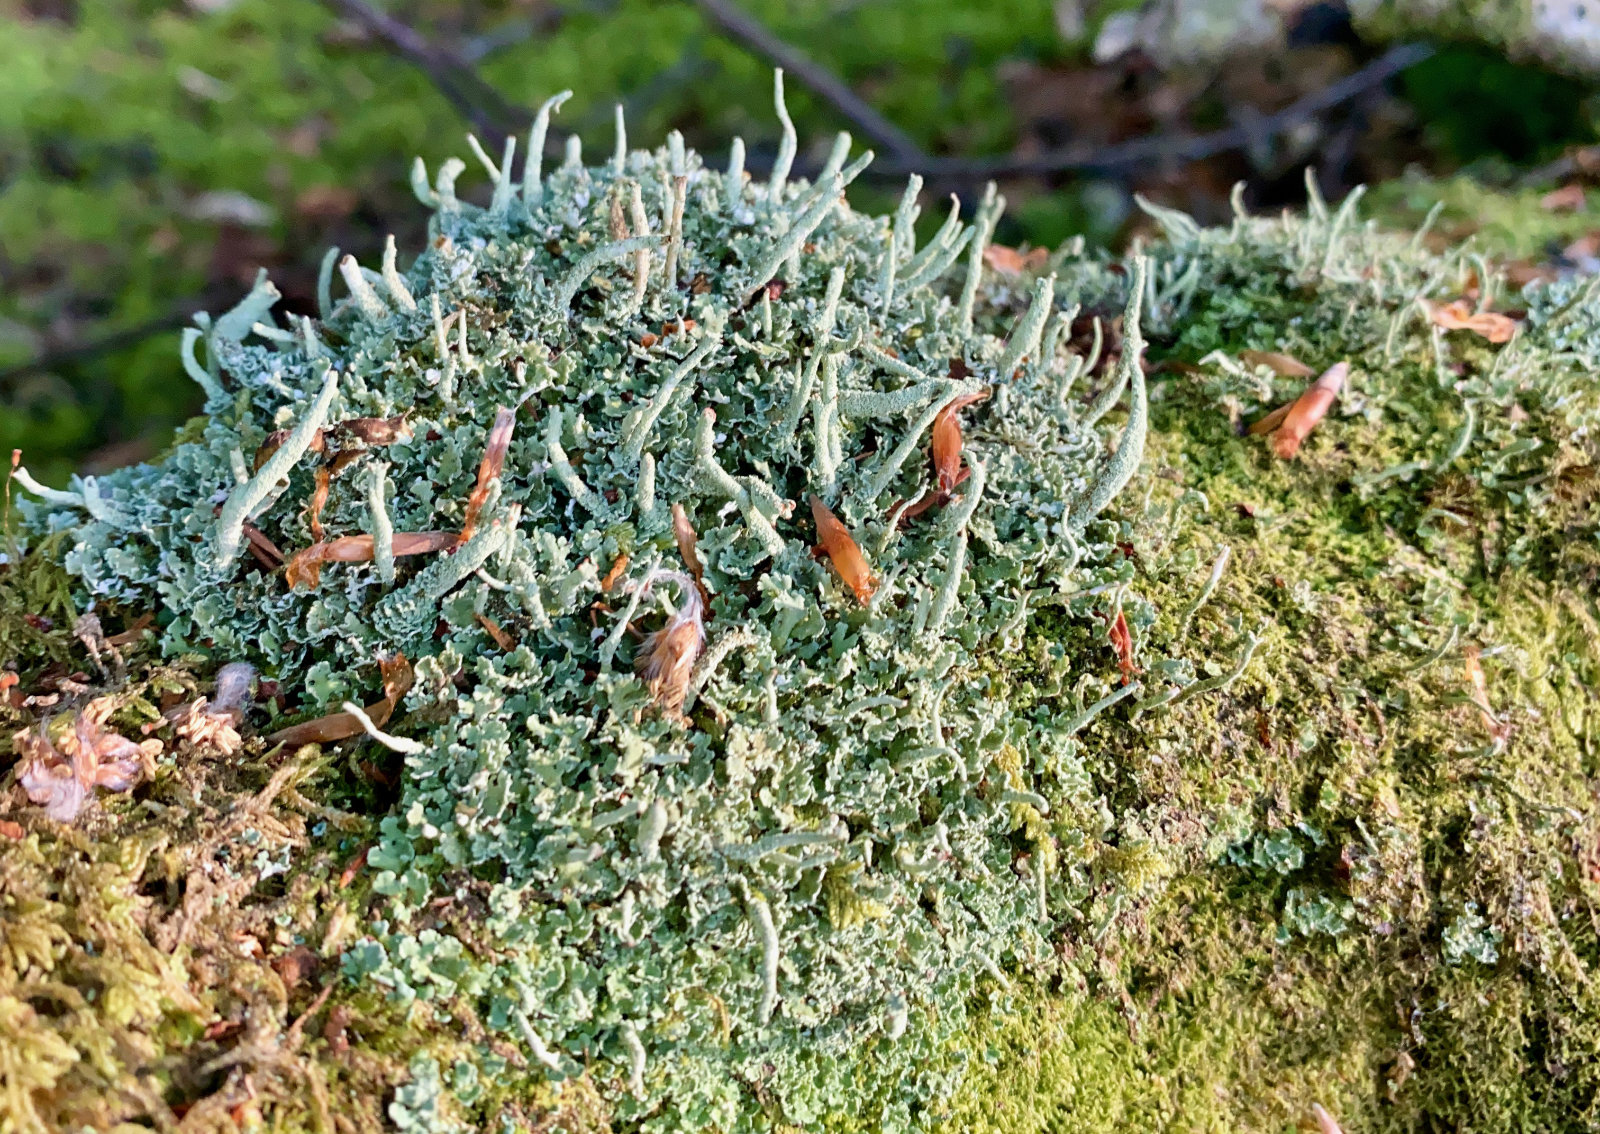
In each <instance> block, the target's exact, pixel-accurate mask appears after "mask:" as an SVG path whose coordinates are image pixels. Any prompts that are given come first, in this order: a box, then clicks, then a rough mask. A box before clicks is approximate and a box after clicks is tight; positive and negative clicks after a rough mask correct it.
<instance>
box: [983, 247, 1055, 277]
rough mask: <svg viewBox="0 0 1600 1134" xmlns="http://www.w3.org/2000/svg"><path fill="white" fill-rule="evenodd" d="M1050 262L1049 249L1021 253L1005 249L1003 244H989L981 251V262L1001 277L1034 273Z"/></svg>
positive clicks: (1018, 250) (1012, 249)
mask: <svg viewBox="0 0 1600 1134" xmlns="http://www.w3.org/2000/svg"><path fill="white" fill-rule="evenodd" d="M1049 260H1050V249H1048V248H1034V249H1030V250H1027V251H1023V250H1021V249H1017V248H1007V247H1006V246H1005V245H1004V244H991V245H989V246H988V247H986V248H985V249H984V250H983V262H984V263H985V264H987V265H988V266H989V267H991V268H993V269H994V270H995V271H997V272H999V273H1000V274H1002V275H1007V276H1016V275H1021V274H1022V273H1023V272H1036V271H1038V270H1039V269H1040V268H1042V267H1044V266H1045V264H1046V263H1048V262H1049Z"/></svg>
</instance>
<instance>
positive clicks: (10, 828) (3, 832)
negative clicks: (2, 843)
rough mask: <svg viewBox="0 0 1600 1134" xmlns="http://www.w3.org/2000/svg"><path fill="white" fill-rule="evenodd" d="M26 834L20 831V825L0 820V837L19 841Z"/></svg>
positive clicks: (8, 820)
mask: <svg viewBox="0 0 1600 1134" xmlns="http://www.w3.org/2000/svg"><path fill="white" fill-rule="evenodd" d="M26 834H27V832H26V831H24V830H23V829H22V824H21V823H17V822H13V821H12V820H10V819H0V836H4V837H5V838H8V839H20V838H22V837H23V836H24V835H26Z"/></svg>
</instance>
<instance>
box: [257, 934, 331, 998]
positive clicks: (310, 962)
mask: <svg viewBox="0 0 1600 1134" xmlns="http://www.w3.org/2000/svg"><path fill="white" fill-rule="evenodd" d="M270 963H271V965H272V970H273V972H275V973H277V974H278V979H279V980H281V981H283V987H284V988H286V989H288V990H290V991H291V992H292V991H293V990H294V989H295V988H296V987H297V986H299V985H302V984H304V983H305V982H306V981H308V980H310V979H311V978H313V977H315V976H316V975H317V971H318V970H319V969H321V968H322V961H321V960H320V959H319V958H318V957H317V955H316V954H315V953H313V952H312V951H311V950H310V949H308V948H306V947H305V946H304V945H296V946H295V947H294V948H292V949H290V950H289V951H288V952H287V953H280V954H278V956H276V957H274V958H272V961H271V962H270Z"/></svg>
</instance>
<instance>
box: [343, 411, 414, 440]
mask: <svg viewBox="0 0 1600 1134" xmlns="http://www.w3.org/2000/svg"><path fill="white" fill-rule="evenodd" d="M410 416H411V411H410V410H407V411H406V412H405V413H402V414H399V415H398V416H396V417H352V418H350V419H349V420H348V421H341V422H339V423H338V424H336V425H334V426H333V427H332V428H333V429H334V430H336V431H338V432H339V433H342V434H345V435H347V436H350V437H353V438H355V439H356V440H357V441H359V442H361V443H362V444H363V445H369V446H371V447H373V448H381V447H382V446H384V445H393V444H394V443H395V442H396V441H400V440H402V439H404V438H407V437H410V436H411V423H410V422H409V421H408V420H407V419H408V418H409V417H410Z"/></svg>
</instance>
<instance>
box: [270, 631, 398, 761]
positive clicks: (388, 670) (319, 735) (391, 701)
mask: <svg viewBox="0 0 1600 1134" xmlns="http://www.w3.org/2000/svg"><path fill="white" fill-rule="evenodd" d="M378 671H379V672H380V673H381V674H382V675H383V697H382V698H381V699H380V700H377V701H374V702H373V703H372V704H370V705H368V706H367V707H366V713H367V716H368V717H370V718H371V719H372V723H373V724H375V725H377V726H378V727H379V728H382V727H383V726H384V725H386V724H388V723H389V718H390V717H392V716H394V710H395V707H396V706H397V705H399V704H400V698H402V697H404V696H405V695H406V693H407V691H409V690H410V688H411V683H412V682H413V681H414V680H416V675H415V674H414V673H413V672H412V669H411V663H410V662H409V661H408V660H407V659H406V656H405V655H404V654H395V655H394V656H393V657H388V658H383V657H380V658H379V659H378ZM365 732H366V726H365V725H363V724H362V723H361V722H360V721H359V720H357V719H356V716H355V714H354V713H343V712H340V713H329V714H328V715H327V716H325V717H317V718H316V719H315V720H310V721H302V722H301V723H300V724H297V725H290V726H289V727H288V728H284V729H279V730H278V731H277V732H275V733H273V734H272V735H271V736H269V737H267V742H268V743H269V744H287V745H289V746H290V747H291V748H294V747H298V746H299V745H302V744H331V743H333V742H334V741H336V740H348V739H350V737H352V736H360V735H362V734H363V733H365Z"/></svg>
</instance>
